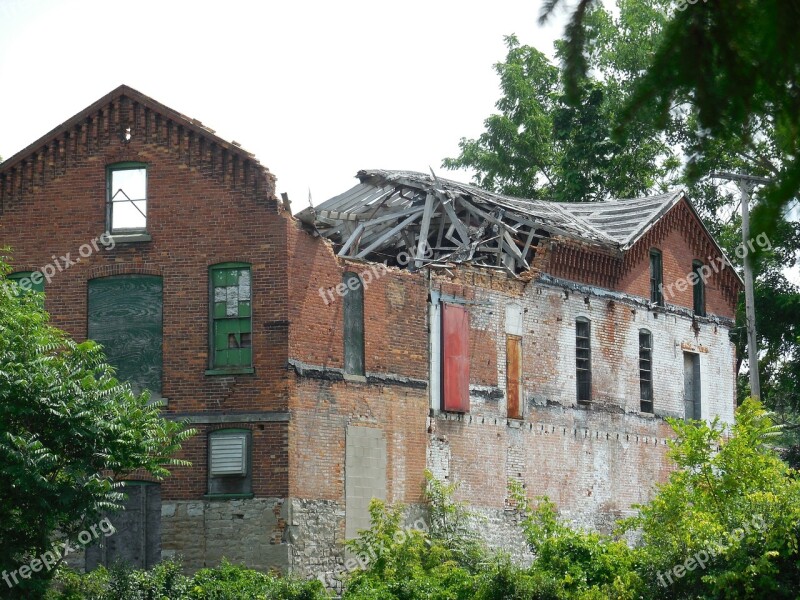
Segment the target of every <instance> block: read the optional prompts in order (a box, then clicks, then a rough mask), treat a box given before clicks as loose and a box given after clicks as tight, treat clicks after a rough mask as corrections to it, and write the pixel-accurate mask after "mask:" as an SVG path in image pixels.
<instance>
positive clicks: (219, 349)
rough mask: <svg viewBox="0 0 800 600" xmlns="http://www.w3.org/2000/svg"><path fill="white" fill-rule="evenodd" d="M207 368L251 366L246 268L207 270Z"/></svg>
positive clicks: (227, 265) (247, 273) (250, 334)
mask: <svg viewBox="0 0 800 600" xmlns="http://www.w3.org/2000/svg"><path fill="white" fill-rule="evenodd" d="M210 279H211V310H212V319H213V332H212V334H211V361H210V363H211V367H212V368H215V369H218V368H241V367H245V368H247V367H250V366H252V350H251V347H252V339H251V336H252V322H251V312H250V295H251V292H250V267H249V266H246V265H241V264H230V263H229V264H223V265H216V266H214V267H212V268H211V273H210Z"/></svg>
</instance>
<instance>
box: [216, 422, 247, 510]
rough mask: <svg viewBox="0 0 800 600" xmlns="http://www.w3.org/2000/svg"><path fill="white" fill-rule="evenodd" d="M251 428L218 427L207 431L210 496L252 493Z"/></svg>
mask: <svg viewBox="0 0 800 600" xmlns="http://www.w3.org/2000/svg"><path fill="white" fill-rule="evenodd" d="M251 439H252V437H251V431H250V430H249V429H219V430H217V431H212V432H211V433H209V434H208V493H209V495H220V494H223V495H229V494H233V495H249V494H250V493H251V492H252V484H251V481H252V476H251V475H252V474H251V468H250V462H251V461H250V454H251V452H250V445H251Z"/></svg>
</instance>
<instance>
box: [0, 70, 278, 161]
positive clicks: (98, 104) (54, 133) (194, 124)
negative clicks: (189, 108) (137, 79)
mask: <svg viewBox="0 0 800 600" xmlns="http://www.w3.org/2000/svg"><path fill="white" fill-rule="evenodd" d="M120 98H129V99H130V100H132V101H134V102H137V103H139V104H140V105H142V106H144V107H146V108H149V109H150V110H153V111H155V112H157V113H159V114H161V115H162V116H164V117H167V118H168V119H172V120H174V121H177V122H179V123H181V124H182V125H183V126H185V127H188V128H189V129H191V130H193V131H195V133H197V134H199V135H202V136H204V137H206V138H209V139H210V140H211V141H213V142H214V143H216V144H217V145H219V146H220V147H223V148H225V149H226V150H229V151H230V152H234V153H236V154H239V155H240V156H241V157H243V158H245V159H247V160H250V161H253V163H255V164H256V165H259V166H261V163H260V162H259V161H258V159H257V158H256V157H255V154H253V153H252V152H248V151H247V150H245V149H243V148H242V147H241V146H240V145H239V144H238V143H236V142H233V141H228V140H225V139H223V138H221V137H219V136H218V135H216V132H215V131H214V130H213V129H211V128H209V127H206V126H205V125H203V123H202V122H201V121H200V120H198V119H193V118H191V117H187V116H186V115H184V114H183V113H180V112H178V111H176V110H175V109H173V108H170V107H169V106H167V105H166V104H162V103H161V102H158V101H157V100H154V99H153V98H151V97H149V96H146V95H145V94H143V93H142V92H140V91H138V90H135V89H134V88H132V87H130V86H128V85H125V84H122V85H120V86H118V87H116V88H115V89H113V90H111V91H110V92H109V93H108V94H106V95H105V96H103V97H101V98H100V99H98V100H96V101H95V102H93V103H92V104H90V105H89V106H87V107H86V108H84V109H83V110H81V111H79V112H78V113H76V114H75V115H73V116H72V117H70V118H69V119H67V120H66V121H64V122H63V123H61V124H60V125H57V126H56V127H54V128H53V129H51V130H50V131H48V132H47V133H46V134H44V135H43V136H41V137H40V138H38V139H37V140H36V141H35V142H33V143H31V144H29V145H28V146H26V147H25V148H23V149H22V150H20V151H19V152H16V153H15V154H14V155H12V156H11V157H10V158H8V159H6V160H5V161H3V162H2V163H0V172H3V171H7V170H9V169H13V168H14V167H16V166H17V165H18V164H19V163H22V162H24V161H25V160H27V159H28V158H29V157H30V156H31V155H33V154H36V152H37V150H38V149H39V148H41V147H42V146H46V145H47V143H48V142H49V141H51V140H53V139H55V138H56V137H58V136H59V135H62V134H64V133H66V132H67V131H69V130H71V129H72V128H73V127H75V126H76V125H78V124H79V123H81V122H82V121H84V120H85V119H87V118H88V117H89V116H90V115H92V114H93V113H96V112H98V111H100V110H101V109H102V108H103V107H105V106H106V105H108V104H110V103H111V102H113V101H114V100H116V99H120ZM261 168H263V169H265V170H266V167H263V166H261Z"/></svg>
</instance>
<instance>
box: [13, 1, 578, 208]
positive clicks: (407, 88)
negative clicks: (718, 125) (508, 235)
mask: <svg viewBox="0 0 800 600" xmlns="http://www.w3.org/2000/svg"><path fill="white" fill-rule="evenodd" d="M540 6H541V0H494V1H492V2H463V1H461V2H456V1H450V0H447V1H440V0H429V1H427V2H422V1H418V0H403V1H402V2H393V3H391V4H389V3H380V2H375V1H374V0H373V1H372V2H366V1H365V2H356V1H349V0H341V1H339V2H330V1H328V2H323V1H319V2H297V1H294V2H292V1H286V0H283V1H281V2H274V1H262V2H244V1H230V0H229V1H227V2H213V3H212V2H207V1H205V0H193V1H185V0H161V1H151V0H139V1H138V2H114V1H108V0H105V1H101V0H0V86H1V87H0V156H3V157H5V158H8V157H10V156H12V155H13V154H15V153H16V152H18V151H19V150H21V149H22V148H24V147H26V146H27V145H28V144H30V143H32V142H33V141H35V140H36V139H37V138H39V137H40V136H41V135H43V134H44V133H46V132H48V131H50V129H52V128H53V127H55V126H57V125H58V124H60V123H62V122H64V121H65V120H67V119H68V118H70V117H71V116H73V115H74V114H75V113H77V112H79V111H80V110H82V109H83V108H85V107H86V106H88V105H90V104H91V103H92V102H94V101H95V100H97V99H99V98H100V97H101V96H103V95H105V94H107V93H108V92H110V91H111V90H112V89H114V88H116V87H117V86H119V85H120V84H122V83H125V84H127V85H129V86H131V87H133V88H135V89H137V90H139V91H140V92H142V93H144V94H146V95H148V96H150V97H152V98H154V99H155V100H158V101H159V102H162V103H163V104H166V105H167V106H169V107H171V108H173V109H175V110H177V111H179V112H181V113H183V114H185V115H187V116H189V117H192V118H196V119H199V120H201V121H202V122H203V123H204V124H205V125H207V126H208V127H211V128H212V129H215V130H216V131H217V133H218V134H219V135H220V136H221V137H223V138H225V139H227V140H235V141H237V142H239V143H241V144H242V146H243V147H244V148H245V149H247V150H249V151H250V152H253V153H255V155H256V157H257V158H258V159H259V160H260V161H261V163H262V164H263V165H265V166H267V167H268V168H269V169H270V170H271V171H272V172H273V173H274V174H275V175H276V176H277V178H278V192H288V193H289V196H290V198H291V199H292V201H293V210H294V211H295V212H296V211H298V210H300V209H301V208H303V207H304V206H306V205H307V198H308V190H309V188H310V190H311V193H312V196H313V201H314V203H315V204H319V203H321V202H322V201H324V200H327V199H328V198H330V197H332V196H334V195H336V194H339V193H341V192H343V191H345V190H346V189H348V188H350V187H351V186H353V185H354V184H355V183H356V180H355V179H354V175H355V174H356V172H357V171H358V170H359V169H367V168H384V169H412V170H419V171H427V170H428V167H429V166H431V167H433V168H434V169H435V170H436V171H437V173H439V174H443V173H444V170H443V169H442V168H441V162H442V159H443V158H444V157H446V156H455V155H456V154H457V153H458V140H459V138H460V137H462V136H466V137H476V136H477V135H479V134H480V133H481V132H482V130H483V120H484V119H485V118H486V117H487V116H488V115H489V114H490V113H491V112H492V111H493V110H494V103H495V101H496V100H497V99H498V97H499V93H500V92H499V86H498V80H497V76H496V74H495V72H494V70H493V69H492V65H493V64H494V63H495V62H497V61H499V60H502V59H503V58H504V56H505V48H504V42H503V36H504V35H508V34H511V33H515V34H516V35H517V36H518V37H519V38H520V40H521V41H522V42H523V43H528V44H532V45H535V46H536V47H537V48H539V49H540V50H542V51H544V52H546V53H548V54H552V45H553V41H554V40H555V39H556V38H558V37H560V35H561V33H562V30H563V24H564V19H563V16H562V17H560V18H558V19H557V20H555V21H553V22H552V23H551V24H548V25H547V26H544V27H542V26H540V25H539V24H538V21H537V17H538V15H539V11H540ZM447 176H448V177H451V178H454V179H461V180H465V181H466V180H467V179H468V177H469V175H468V174H466V173H458V174H455V173H447Z"/></svg>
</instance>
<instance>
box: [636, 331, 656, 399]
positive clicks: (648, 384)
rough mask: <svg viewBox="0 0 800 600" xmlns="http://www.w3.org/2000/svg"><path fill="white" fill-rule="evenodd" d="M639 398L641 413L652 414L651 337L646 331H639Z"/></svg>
mask: <svg viewBox="0 0 800 600" xmlns="http://www.w3.org/2000/svg"><path fill="white" fill-rule="evenodd" d="M639 396H640V398H641V411H642V412H647V413H651V412H653V336H652V334H651V333H650V332H649V331H647V329H642V330H640V331H639Z"/></svg>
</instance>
